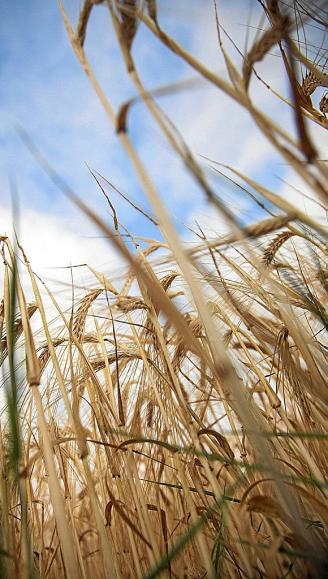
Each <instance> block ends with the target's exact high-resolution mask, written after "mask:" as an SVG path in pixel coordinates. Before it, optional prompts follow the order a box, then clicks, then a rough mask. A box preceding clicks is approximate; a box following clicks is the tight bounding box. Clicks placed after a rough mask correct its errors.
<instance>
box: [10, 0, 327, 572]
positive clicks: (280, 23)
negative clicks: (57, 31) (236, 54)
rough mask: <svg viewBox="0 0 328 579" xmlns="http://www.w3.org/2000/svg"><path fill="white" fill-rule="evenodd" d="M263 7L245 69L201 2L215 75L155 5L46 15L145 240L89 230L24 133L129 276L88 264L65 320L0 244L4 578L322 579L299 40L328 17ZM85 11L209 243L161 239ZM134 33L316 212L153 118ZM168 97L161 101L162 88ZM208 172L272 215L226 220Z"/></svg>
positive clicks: (317, 85)
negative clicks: (125, 168)
mask: <svg viewBox="0 0 328 579" xmlns="http://www.w3.org/2000/svg"><path fill="white" fill-rule="evenodd" d="M98 4H99V5H100V4H102V5H103V6H101V7H100V6H97V5H98ZM218 4H219V3H218ZM260 4H261V7H262V11H263V21H262V28H261V29H259V30H258V31H257V34H256V36H255V38H254V40H253V41H252V43H250V44H249V46H248V49H247V51H246V52H244V53H243V54H242V60H241V65H239V64H236V62H235V61H234V60H233V59H232V57H231V53H230V52H229V50H230V41H229V39H228V40H227V38H226V37H224V35H223V31H224V23H223V22H221V20H220V10H219V6H217V5H216V3H213V6H212V12H213V18H216V25H217V30H218V37H219V44H218V50H221V52H222V55H223V57H224V61H225V65H226V70H227V75H226V76H220V75H219V74H218V73H217V72H216V71H214V70H210V69H208V68H207V67H206V65H205V64H204V63H203V62H201V61H200V60H198V59H196V57H194V56H193V55H192V54H191V53H189V52H188V51H187V50H186V49H185V48H183V46H182V45H180V44H179V43H178V42H177V41H176V40H175V39H174V38H173V37H172V36H170V34H169V33H168V32H166V31H165V30H164V29H163V28H162V26H161V21H160V17H159V11H158V12H157V6H156V0H147V1H145V2H138V1H137V0H121V1H119V0H108V2H103V1H101V0H85V1H84V3H82V6H81V11H80V15H79V18H78V21H77V22H74V23H73V22H71V21H70V20H69V18H68V16H67V13H66V10H65V6H64V4H63V3H62V1H61V0H59V10H60V11H61V14H62V18H63V23H64V26H65V28H66V32H67V37H68V41H69V42H70V43H71V47H72V50H73V52H74V53H75V55H76V57H77V60H76V66H79V65H80V66H81V67H82V68H83V70H84V71H85V73H86V75H87V77H88V78H89V80H90V82H91V84H92V87H93V89H94V91H95V99H99V101H100V103H101V105H102V106H103V108H104V111H105V113H106V115H107V117H108V122H109V127H111V128H112V130H113V131H116V134H117V140H118V143H120V145H121V146H122V147H123V149H124V150H125V152H126V159H127V161H126V162H127V163H130V164H131V166H132V167H133V170H134V171H135V174H136V176H137V178H138V179H139V182H140V185H141V187H142V189H143V191H144V192H145V194H146V195H147V197H148V200H149V203H150V206H151V208H152V214H150V213H148V212H144V217H145V219H149V220H151V221H152V223H153V225H155V226H156V227H157V230H158V236H157V237H156V238H154V239H148V238H140V237H138V236H134V234H133V232H130V231H128V230H127V229H126V228H125V226H124V223H121V222H120V220H119V218H118V217H117V215H116V211H115V204H113V203H112V202H111V200H110V199H109V198H108V208H109V210H110V212H111V214H112V219H111V220H108V219H105V218H104V216H102V215H99V214H98V213H97V212H96V211H95V210H94V209H93V207H92V204H87V203H86V202H85V201H82V200H81V198H80V197H79V194H78V192H74V191H72V190H71V189H70V187H69V185H67V184H66V183H65V182H64V181H63V179H62V178H61V176H60V175H59V174H58V173H57V171H56V167H53V166H52V164H51V160H49V159H45V158H44V156H43V154H42V151H40V150H39V149H38V145H37V143H34V142H32V140H31V138H30V136H29V135H28V134H27V133H26V132H25V131H24V129H20V134H21V138H22V139H23V141H24V143H25V145H26V146H27V147H28V149H29V150H30V152H31V154H32V157H33V158H34V160H35V161H36V162H37V163H38V164H39V165H41V167H42V168H43V170H44V171H45V172H46V173H47V174H48V176H49V177H50V178H51V179H52V181H53V182H54V183H55V184H56V185H57V187H58V188H59V189H60V190H61V192H62V193H63V194H64V195H66V196H67V197H68V198H69V199H70V200H71V201H72V203H74V204H75V205H77V206H78V207H79V209H80V212H81V219H86V220H91V221H92V222H93V223H94V225H95V226H96V227H97V228H98V229H99V232H100V233H101V234H102V235H104V236H106V237H107V238H108V243H109V244H112V245H113V246H114V247H115V249H116V251H117V252H118V254H119V256H120V258H121V259H122V263H124V264H125V265H124V266H122V267H121V268H120V271H119V272H118V274H117V275H116V276H114V277H113V278H111V277H109V276H108V275H107V274H106V272H100V271H98V270H96V269H94V268H93V264H88V266H87V270H88V275H89V279H90V286H89V288H88V289H87V291H86V292H84V291H82V290H80V291H79V290H78V288H77V289H76V293H75V294H74V296H75V297H74V300H72V302H71V303H70V305H69V306H67V304H66V305H61V301H60V296H57V294H56V292H55V291H53V290H52V289H51V284H48V283H46V282H44V280H42V279H41V278H40V277H39V276H38V275H37V272H35V271H34V269H33V264H32V263H31V264H30V262H29V259H28V255H26V254H25V252H24V247H22V246H21V245H20V242H19V238H18V239H16V238H15V239H11V240H10V239H9V238H8V237H6V236H2V237H1V238H0V239H1V252H2V253H1V255H2V263H3V296H2V302H1V310H0V327H1V342H0V343H1V364H2V369H3V373H2V384H3V392H4V396H3V401H2V411H1V432H0V435H1V438H0V461H1V467H0V473H1V477H0V517H1V523H0V577H1V578H2V577H3V578H7V579H10V578H16V577H17V578H22V579H27V578H40V579H45V578H48V579H57V578H63V579H80V578H82V579H105V578H106V579H107V578H108V579H114V578H117V579H119V578H122V579H123V578H130V579H135V578H138V579H139V578H140V579H153V578H155V577H169V578H170V579H171V578H172V579H174V578H179V579H180V578H181V579H189V578H190V579H201V578H205V577H206V578H210V579H213V578H215V577H221V578H235V577H236V578H253V577H254V578H262V577H263V578H265V577H268V578H285V577H288V578H295V579H299V578H303V577H307V578H310V577H311V578H312V577H313V578H323V577H326V576H327V574H328V550H327V549H328V540H327V525H328V503H327V501H326V494H327V490H328V487H327V485H328V483H327V475H328V453H327V442H328V441H327V438H328V434H327V427H326V425H327V422H326V421H327V416H328V395H327V392H328V383H327V376H328V363H327V348H328V340H327V330H328V313H327V303H328V302H327V293H328V275H327V272H328V270H327V267H328V259H327V257H328V256H327V236H328V228H327V222H326V221H327V220H326V215H327V214H326V211H327V181H328V173H327V165H326V164H325V160H322V159H320V157H319V154H318V149H319V145H320V143H319V142H316V141H315V139H314V138H313V133H312V132H311V126H312V125H315V126H316V127H317V128H318V127H319V129H320V130H321V131H324V130H325V129H327V127H328V121H327V118H326V116H325V115H326V113H327V112H328V109H327V93H325V90H326V89H327V86H328V77H327V74H326V72H325V62H323V64H322V61H321V60H320V59H318V58H312V57H309V54H311V53H310V52H309V53H307V51H306V50H304V43H301V42H299V41H298V39H299V34H298V32H299V30H301V29H305V27H306V24H308V23H309V22H310V23H315V25H316V26H317V27H319V26H320V27H321V28H322V29H323V30H324V28H325V27H326V26H327V5H325V4H324V3H323V2H322V3H320V2H317V3H313V4H312V5H311V9H306V7H307V6H308V4H307V3H306V2H303V3H302V2H301V1H296V0H295V1H289V2H282V1H279V0H265V1H263V2H261V3H260ZM99 9H104V10H107V11H109V16H110V17H111V19H112V25H113V29H114V31H115V33H116V41H117V46H118V48H119V49H120V51H121V53H122V55H123V62H124V65H125V69H126V74H127V75H128V76H129V77H130V80H131V82H132V83H133V86H134V88H135V94H136V97H135V99H138V100H139V101H140V102H143V105H144V107H145V109H146V110H147V111H148V113H149V115H150V116H151V117H152V118H153V120H154V121H155V122H156V123H157V126H158V128H159V130H160V131H161V133H162V135H163V137H164V138H165V139H166V141H167V143H168V145H169V146H170V147H171V148H172V149H173V151H174V153H175V155H176V156H177V158H179V159H180V161H181V163H182V164H183V166H184V167H185V168H186V170H187V171H188V172H189V174H190V176H191V178H192V179H193V180H194V181H195V182H196V183H197V185H198V187H199V190H200V194H201V195H202V196H203V197H204V198H205V199H206V200H207V203H208V205H209V207H210V208H211V212H212V213H213V215H214V216H217V219H218V220H220V223H221V222H224V223H225V232H224V233H223V234H221V235H217V236H213V235H209V234H208V232H207V231H206V230H204V229H203V228H201V227H199V228H198V229H197V228H196V227H195V229H194V230H193V231H192V242H188V243H186V242H185V238H184V237H183V235H181V234H180V232H178V231H177V229H176V227H175V224H174V222H173V221H172V219H171V217H170V214H169V212H168V211H167V209H166V207H165V204H164V203H163V200H162V198H161V196H160V195H159V194H158V190H157V185H156V183H155V182H154V181H153V180H152V178H151V176H150V173H149V171H148V169H147V165H146V164H144V162H143V160H142V159H141V157H140V155H139V153H138V150H137V148H136V147H135V146H134V144H133V140H132V139H131V138H130V136H129V125H130V122H132V120H130V114H131V113H130V110H131V108H132V107H133V104H134V103H133V101H132V100H131V101H129V102H126V103H124V104H122V106H121V107H120V109H119V110H118V111H116V110H115V109H114V107H113V106H112V103H111V100H110V97H111V95H110V94H107V92H106V91H105V90H104V89H103V88H102V86H101V85H100V84H99V82H98V80H97V78H96V76H95V73H94V71H93V69H92V67H91V65H90V63H89V61H88V57H87V53H86V49H85V39H86V37H87V34H88V23H89V22H90V18H92V12H93V11H94V10H99ZM140 26H145V27H147V28H148V30H149V31H150V33H151V34H152V35H153V36H154V37H156V38H157V40H158V41H159V42H160V43H162V44H163V45H164V46H165V47H166V48H167V50H169V51H171V52H172V53H174V54H175V55H176V56H177V57H178V58H180V59H181V60H182V61H184V62H185V63H187V64H188V65H189V67H191V69H192V70H193V72H194V73H195V74H197V75H198V76H199V77H201V79H202V80H203V81H204V82H206V83H208V84H209V85H211V86H212V87H215V89H216V90H217V93H218V95H220V94H221V93H224V94H225V95H227V96H228V97H229V98H230V99H231V100H232V101H234V102H236V103H238V105H239V106H240V107H241V109H244V110H246V111H247V112H248V113H249V114H250V115H251V116H252V118H253V120H254V122H255V124H256V126H257V127H258V128H259V129H260V131H261V132H262V134H263V135H264V137H265V138H266V139H267V140H268V141H269V143H270V144H271V146H272V147H273V148H274V150H275V151H276V153H277V154H278V155H279V156H280V158H281V160H282V161H283V162H286V163H288V164H289V166H290V167H291V168H292V170H293V171H294V172H295V174H296V175H297V176H299V177H300V178H301V179H302V182H303V183H304V187H305V189H306V191H311V195H312V198H313V199H314V201H313V203H315V206H316V213H315V215H314V214H312V213H311V212H307V211H305V210H303V208H302V205H301V204H295V203H293V202H292V201H289V199H288V197H287V196H285V197H284V196H281V195H279V194H278V193H276V192H275V191H273V190H271V189H269V188H267V187H266V186H264V185H263V184H262V183H261V180H259V181H256V180H254V178H251V177H250V176H248V175H247V174H244V173H242V172H241V171H240V170H239V169H238V168H237V167H238V163H236V167H231V166H229V167H227V166H223V165H220V164H219V162H215V161H211V162H210V161H209V160H204V159H200V158H199V157H198V156H196V155H194V153H193V152H192V151H191V150H190V148H189V147H188V144H187V142H186V141H185V139H184V136H183V135H182V134H180V133H179V131H178V130H177V129H176V128H175V127H174V125H173V124H172V123H171V122H170V119H168V118H167V116H166V115H165V113H164V111H163V110H162V109H161V106H160V98H157V97H160V93H161V90H162V92H163V91H164V89H161V90H159V91H158V92H156V91H154V93H152V92H148V91H147V90H146V88H145V87H144V85H143V83H142V80H141V78H140V76H139V73H138V62H135V60H134V57H133V43H134V40H135V37H136V35H137V34H138V28H139V27H140ZM273 50H276V51H277V53H279V56H280V60H279V62H280V66H281V74H282V75H285V78H286V86H287V87H288V90H287V89H286V94H284V95H282V94H278V93H275V95H274V96H275V98H276V99H278V100H280V101H281V102H284V104H285V105H286V106H288V107H289V108H290V111H291V115H292V117H293V124H294V132H293V134H291V133H289V132H287V131H286V130H285V128H284V126H282V125H281V124H279V122H277V119H275V118H273V117H272V116H270V110H266V109H265V107H262V108H260V107H258V106H257V104H256V101H255V100H254V99H253V97H251V93H250V89H251V86H252V83H253V82H254V81H256V80H257V81H258V82H261V79H260V78H259V74H258V72H257V65H258V63H260V62H261V61H265V59H266V58H267V56H268V54H269V53H270V51H273ZM319 50H320V47H318V51H319ZM318 54H319V53H318ZM269 89H270V87H269ZM166 90H167V91H169V92H170V93H171V95H172V97H174V95H175V91H176V90H177V87H175V86H173V85H172V86H170V87H168V88H167V89H166ZM187 90H189V89H187ZM190 90H192V89H190ZM270 90H271V89H270ZM273 90H274V89H273V88H272V91H273ZM318 90H319V91H320V90H321V93H320V94H321V98H320V99H319V102H318V103H317V104H316V101H315V99H314V95H315V94H317V93H316V92H315V91H318ZM315 134H320V133H318V132H316V133H315ZM209 164H210V165H211V169H212V170H213V171H216V172H217V173H218V174H220V176H221V178H223V179H226V180H229V181H230V182H231V183H233V184H234V186H236V187H239V190H241V191H242V195H244V196H248V197H250V196H251V197H252V199H253V202H254V204H257V206H260V207H261V208H262V209H263V210H264V211H265V213H266V215H265V216H264V217H263V218H261V219H260V220H252V221H251V222H250V223H248V224H243V223H241V222H240V220H239V219H237V218H236V215H235V214H234V213H233V212H232V211H231V207H230V206H229V205H228V204H226V203H225V202H224V200H222V199H221V198H220V194H219V191H217V190H215V189H214V188H213V185H212V182H211V180H210V179H208V168H209ZM94 177H95V179H96V180H97V183H98V184H99V187H100V188H101V183H102V181H101V177H100V176H97V175H96V174H94ZM134 210H136V211H143V210H142V209H141V208H140V207H135V206H134ZM26 288H28V289H26ZM31 295H32V299H31V298H30V296H31ZM326 390H327V392H326Z"/></svg>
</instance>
